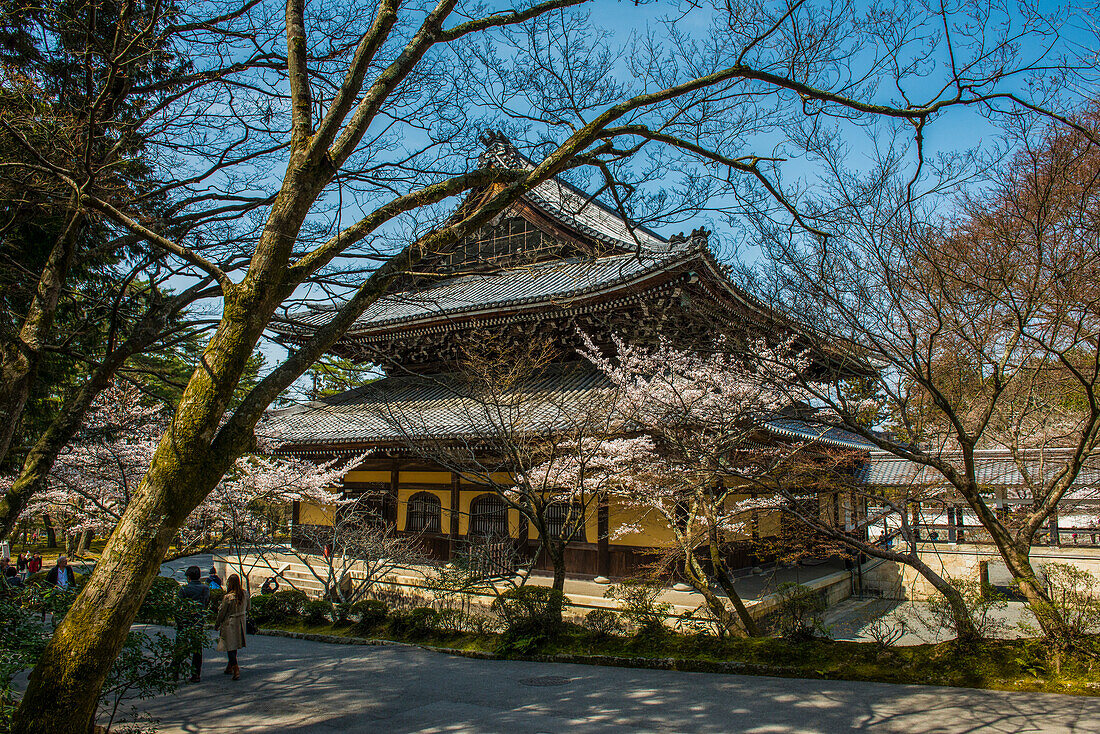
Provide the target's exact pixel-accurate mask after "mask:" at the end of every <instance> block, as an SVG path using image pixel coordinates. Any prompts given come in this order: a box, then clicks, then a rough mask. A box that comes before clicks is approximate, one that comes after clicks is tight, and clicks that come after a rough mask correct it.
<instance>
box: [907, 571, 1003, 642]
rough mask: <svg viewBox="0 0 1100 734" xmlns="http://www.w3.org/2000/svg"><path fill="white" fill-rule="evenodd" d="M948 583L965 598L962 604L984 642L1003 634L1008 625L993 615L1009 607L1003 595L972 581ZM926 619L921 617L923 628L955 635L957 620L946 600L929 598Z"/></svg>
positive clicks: (950, 581) (938, 595)
mask: <svg viewBox="0 0 1100 734" xmlns="http://www.w3.org/2000/svg"><path fill="white" fill-rule="evenodd" d="M948 583H950V584H951V585H952V586H954V587H955V589H957V590H958V592H959V593H960V594H961V595H962V598H963V603H964V604H965V605H966V609H967V611H968V612H970V620H971V622H973V623H974V627H975V628H976V629H977V630H978V634H979V635H981V636H982V637H983V638H985V637H994V636H997V635H1000V634H1003V633H1004V631H1005V630H1006V629H1007V627H1008V625H1007V624H1006V623H1005V622H1004V620H1003V619H1001V618H1000V617H998V616H996V615H995V614H994V612H998V611H1000V610H1003V609H1004V608H1005V607H1007V606H1008V599H1007V598H1006V597H1005V596H1004V595H1003V594H1001V593H1000V592H998V591H996V590H994V589H991V588H983V587H982V585H981V584H980V583H979V582H977V581H974V580H971V579H949V580H948ZM925 610H926V613H927V617H928V618H927V619H925V618H924V617H920V618H919V621H920V623H921V625H923V626H924V627H925V628H927V629H928V631H929V632H938V631H939V630H941V629H949V630H952V631H954V632H955V634H956V636H957V635H958V633H959V631H958V630H957V629H955V618H954V616H953V615H952V614H951V605H950V604H948V603H947V597H945V596H944V595H943V594H933V595H931V596H930V597H928V603H927V604H926V605H925Z"/></svg>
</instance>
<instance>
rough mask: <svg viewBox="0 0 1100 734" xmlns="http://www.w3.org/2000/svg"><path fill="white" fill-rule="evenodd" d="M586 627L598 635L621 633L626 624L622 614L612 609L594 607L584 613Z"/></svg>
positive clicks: (606, 635)
mask: <svg viewBox="0 0 1100 734" xmlns="http://www.w3.org/2000/svg"><path fill="white" fill-rule="evenodd" d="M584 628H585V629H586V630H588V631H589V632H591V633H592V634H593V635H596V636H597V637H610V636H611V635H621V634H622V633H623V632H624V631H625V629H626V624H625V623H624V622H623V619H622V616H621V615H619V614H617V613H616V612H613V611H612V610H610V609H593V610H592V611H591V612H589V613H588V614H586V615H584Z"/></svg>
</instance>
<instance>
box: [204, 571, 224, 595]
mask: <svg viewBox="0 0 1100 734" xmlns="http://www.w3.org/2000/svg"><path fill="white" fill-rule="evenodd" d="M206 584H207V586H209V587H210V588H211V589H214V590H217V589H220V588H221V587H222V577H221V576H219V575H218V569H216V568H214V567H213V566H211V567H210V575H209V576H207V577H206Z"/></svg>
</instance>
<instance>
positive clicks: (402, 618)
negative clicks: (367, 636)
mask: <svg viewBox="0 0 1100 734" xmlns="http://www.w3.org/2000/svg"><path fill="white" fill-rule="evenodd" d="M438 628H439V612H437V611H435V610H434V609H432V608H431V607H417V608H416V609H412V610H410V611H408V612H401V613H399V614H395V615H393V616H392V617H390V631H392V632H393V633H394V634H395V635H401V636H407V637H423V636H424V635H428V634H431V633H432V632H435V631H436V630H437V629H438Z"/></svg>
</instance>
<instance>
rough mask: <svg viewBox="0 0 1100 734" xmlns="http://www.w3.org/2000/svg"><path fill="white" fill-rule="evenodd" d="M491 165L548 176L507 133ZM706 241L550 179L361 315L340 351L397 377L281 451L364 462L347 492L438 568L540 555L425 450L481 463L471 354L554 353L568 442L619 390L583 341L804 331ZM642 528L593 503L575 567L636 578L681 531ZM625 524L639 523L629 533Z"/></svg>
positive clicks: (779, 427) (793, 434)
mask: <svg viewBox="0 0 1100 734" xmlns="http://www.w3.org/2000/svg"><path fill="white" fill-rule="evenodd" d="M484 155H485V156H486V158H487V160H488V161H489V162H491V163H494V164H498V165H502V166H507V167H520V166H528V167H530V166H531V165H532V164H531V162H530V161H528V160H527V159H525V158H523V157H522V156H520V155H519V154H518V153H517V152H516V151H515V149H514V148H513V147H512V146H511V145H510V144H509V143H508V142H507V141H506V140H504V139H502V138H500V137H491V138H490V139H489V140H488V141H487V150H486V153H485V154H484ZM482 193H484V192H476V191H475V192H472V193H471V194H470V197H472V198H473V199H476V198H477V197H478V196H479V195H481V194H482ZM707 240H708V233H707V232H706V231H704V230H702V229H697V230H695V231H693V232H692V233H691V234H690V235H686V236H685V235H682V234H681V235H673V236H671V237H668V238H665V237H662V236H660V235H658V234H657V233H655V232H652V231H650V230H649V229H646V228H644V227H639V226H631V225H630V224H628V223H627V222H626V221H625V220H624V218H623V217H621V216H620V215H619V214H618V213H617V212H616V211H615V210H613V209H612V208H610V207H608V206H606V205H605V204H603V203H601V202H599V201H598V200H597V199H595V198H593V197H592V196H590V195H589V194H586V193H585V192H583V191H580V190H578V189H576V188H574V187H573V186H570V185H568V184H567V183H565V182H562V181H559V180H550V181H546V182H544V183H543V184H541V185H539V186H537V187H536V188H535V189H534V190H532V191H530V192H529V193H527V194H525V195H524V196H523V197H522V198H521V199H520V200H519V201H517V202H516V203H515V204H514V205H512V206H511V207H510V209H508V210H507V211H506V212H504V213H502V215H500V216H499V217H498V218H497V219H496V220H495V221H494V222H492V223H491V224H489V225H487V226H485V227H484V228H483V229H481V230H480V231H478V232H477V233H476V234H474V235H473V236H471V237H469V238H467V239H466V240H465V241H463V242H461V243H460V244H459V245H458V246H456V247H455V248H453V249H452V250H450V251H448V252H446V253H439V254H437V255H435V256H433V257H430V258H428V261H427V262H422V263H421V264H420V266H419V267H418V271H419V272H422V273H430V274H432V277H431V278H430V279H429V278H428V277H426V276H415V275H414V276H409V277H407V278H406V279H405V280H404V281H402V282H401V283H400V285H399V287H397V288H395V289H394V292H391V293H389V294H388V295H386V296H385V297H383V298H381V299H379V300H378V301H377V302H375V303H374V304H373V305H372V306H370V307H369V308H368V309H367V310H366V312H365V313H363V315H362V316H361V317H360V318H359V319H358V320H356V322H355V323H354V325H353V326H352V327H351V328H350V329H349V330H348V331H347V333H346V334H345V335H344V336H343V337H342V338H341V339H340V340H339V341H338V342H337V343H336V344H335V345H334V347H333V348H332V350H331V351H332V353H333V354H335V355H338V356H340V357H343V358H347V359H350V360H353V361H355V362H357V363H363V364H371V365H376V366H377V368H378V369H379V371H380V373H382V374H383V375H384V376H383V377H381V378H380V379H378V380H376V381H373V382H370V383H368V384H366V385H364V386H362V387H359V388H357V389H354V390H351V391H350V392H346V393H343V394H340V395H335V396H332V397H328V398H324V399H319V400H316V401H314V402H311V403H309V404H306V405H301V406H296V407H294V408H290V409H285V410H283V411H282V412H281V413H280V415H279V421H280V423H281V428H282V431H283V438H284V441H285V444H284V445H283V447H282V449H281V451H282V452H283V453H286V454H293V455H300V456H308V457H315V458H317V459H318V460H324V459H328V458H331V457H340V456H345V457H346V456H359V455H365V456H366V458H365V460H363V461H362V463H360V464H359V465H358V466H356V467H355V468H354V469H353V470H351V471H349V472H348V473H347V474H346V476H345V477H344V480H343V486H342V491H343V492H345V493H348V494H352V495H354V494H356V493H371V494H372V495H373V496H378V497H381V498H383V499H382V500H381V501H380V503H379V505H378V512H379V515H380V516H381V517H382V518H383V519H384V521H385V522H387V523H392V524H393V525H394V526H395V527H396V529H397V530H398V531H400V532H408V533H415V534H416V535H417V536H418V537H419V538H420V539H421V542H422V544H423V546H424V548H425V549H426V551H427V552H428V553H429V554H430V555H431V556H433V557H435V558H437V559H447V558H449V557H451V556H452V555H453V554H455V553H457V552H458V551H459V549H461V548H462V546H463V544H464V543H466V542H468V541H470V539H473V538H479V537H484V536H486V535H489V534H495V535H498V536H506V537H508V538H509V539H510V541H511V542H512V543H514V544H515V546H516V547H517V548H518V549H519V552H520V553H521V554H522V553H534V552H535V550H536V549H537V547H538V546H537V536H536V534H535V532H534V529H533V527H532V526H530V525H529V523H528V522H527V521H521V518H520V515H519V513H518V511H517V510H515V509H514V508H511V509H510V508H508V507H507V505H506V504H505V503H504V502H503V501H502V499H501V498H500V495H499V493H496V492H492V491H487V488H486V487H485V486H484V484H482V483H479V482H478V481H477V479H476V477H474V476H468V475H466V474H464V473H463V472H461V471H458V470H456V467H454V466H450V467H448V466H444V465H442V464H441V462H439V461H434V460H432V458H431V452H429V451H420V450H418V448H417V447H418V443H423V444H424V445H429V444H430V445H431V446H433V447H438V446H441V445H445V444H447V443H448V442H450V443H453V444H454V445H458V446H461V447H465V448H466V449H467V450H469V451H470V452H476V451H477V446H478V439H479V438H480V437H483V436H484V433H485V431H486V430H487V429H486V426H483V425H477V420H476V419H473V418H471V415H472V414H471V412H470V411H469V410H468V405H467V404H465V403H464V400H463V398H462V396H461V395H460V391H458V390H456V389H455V387H454V382H455V377H454V376H455V374H456V372H459V371H461V370H460V369H459V364H460V362H461V361H462V360H463V359H464V355H465V354H466V353H467V352H468V349H467V348H468V347H469V346H470V345H472V344H481V343H485V342H487V341H490V340H491V341H493V343H495V344H505V345H507V344H513V345H515V346H516V348H517V353H519V352H521V351H522V348H523V347H524V346H525V345H530V344H532V343H545V344H549V345H551V347H552V349H551V356H550V357H549V358H548V364H546V365H545V367H544V368H541V369H540V370H539V373H538V379H537V380H536V381H535V382H533V383H532V384H527V385H524V386H523V388H522V389H523V390H526V391H529V392H530V393H531V394H530V395H528V396H526V398H525V400H524V402H523V404H524V405H525V406H526V407H525V411H526V412H525V416H524V418H523V419H524V420H530V421H531V422H532V424H534V423H536V422H537V424H538V426H539V429H540V430H544V431H545V430H550V431H553V430H555V426H560V428H561V429H562V430H565V427H566V426H567V425H568V423H569V419H570V417H571V413H572V412H573V411H575V410H579V409H581V407H583V406H585V405H586V404H588V403H590V402H591V401H593V400H596V399H598V396H599V394H600V391H601V390H605V389H606V387H607V383H606V381H605V380H606V378H604V377H603V375H602V374H601V373H600V372H599V371H597V370H596V369H595V368H593V367H592V366H591V365H590V364H589V363H588V362H587V361H586V360H584V359H582V358H581V357H580V356H579V355H578V353H577V347H578V346H580V339H581V337H580V335H581V334H582V333H583V334H586V335H588V336H589V337H591V338H592V339H593V340H594V341H596V342H597V343H599V344H608V343H611V341H612V336H615V337H616V338H619V339H621V340H624V341H627V342H631V343H642V344H653V343H656V341H657V340H658V339H659V338H662V337H663V338H665V339H668V340H670V341H672V342H675V343H680V344H689V345H690V344H692V343H704V342H708V341H712V340H713V338H714V337H715V336H716V330H717V331H720V332H721V333H722V334H723V335H724V336H726V337H728V338H730V339H732V340H735V341H736V340H742V342H746V341H747V340H749V339H753V338H756V337H759V336H772V337H774V336H775V335H776V334H780V333H784V332H789V330H790V329H791V328H792V323H791V321H790V320H789V319H787V318H785V317H784V316H783V315H782V314H779V313H776V312H775V311H773V310H772V309H771V308H769V307H767V306H766V305H764V304H762V303H760V302H758V301H757V300H755V299H754V298H752V297H750V296H749V295H748V294H746V293H744V292H742V291H741V290H740V289H739V288H738V287H737V286H736V285H735V284H734V283H733V282H731V280H730V278H729V277H728V276H727V271H726V270H725V269H724V268H723V267H722V266H721V265H720V264H719V263H718V262H717V261H716V259H715V257H714V255H713V253H712V252H711V250H710V248H709V247H708V241H707ZM330 314H331V311H326V310H325V309H314V310H311V311H308V312H305V313H299V314H296V315H294V316H293V317H292V318H289V319H288V320H287V321H286V322H285V323H283V324H281V325H280V326H279V330H280V334H281V338H282V339H283V340H285V341H286V342H287V343H288V344H293V343H294V342H296V341H298V340H301V339H302V338H304V337H305V336H308V334H310V333H311V332H312V330H313V329H315V328H316V327H318V326H319V325H321V324H323V323H325V321H326V319H327V318H329V316H330ZM761 432H762V434H767V435H768V436H769V437H770V438H771V439H772V440H777V441H789V440H806V439H813V440H817V441H820V442H822V443H823V444H825V445H828V446H835V447H838V448H845V449H861V450H862V449H866V444H865V443H863V442H861V441H859V440H858V439H857V438H856V437H854V436H852V435H850V434H845V433H842V432H839V431H836V430H829V431H825V432H824V433H822V431H821V429H815V428H810V427H809V426H808V425H807V424H805V423H802V422H800V421H797V420H793V419H786V418H780V417H774V418H771V419H768V420H765V421H762V423H761ZM762 438H763V437H762ZM324 518H325V513H324V512H321V511H320V509H319V508H316V507H312V506H299V507H296V508H295V510H294V517H293V523H294V525H295V526H296V527H297V528H304V527H308V526H310V525H311V524H316V523H323V522H325V520H324ZM635 520H636V518H635V517H633V516H632V515H631V512H630V510H629V509H628V508H626V507H625V506H622V505H620V504H619V503H617V501H616V499H615V497H614V496H609V497H601V498H600V500H599V501H598V502H596V503H593V506H592V507H591V510H590V511H587V512H586V514H585V516H584V518H583V522H582V523H581V525H582V528H581V529H580V532H579V533H578V535H577V538H576V540H574V541H573V542H572V543H571V544H570V547H569V550H568V552H567V558H566V560H567V566H568V570H569V572H570V573H571V574H577V575H588V576H596V575H599V576H606V577H619V576H625V575H628V574H629V573H630V572H631V571H632V569H634V568H635V567H636V566H637V565H638V564H639V563H641V562H642V561H643V560H644V559H645V558H646V557H647V554H648V553H649V552H650V551H651V550H652V549H653V548H655V547H659V546H661V544H662V543H664V542H666V541H667V539H668V536H669V529H668V528H667V527H666V528H662V527H660V526H659V525H655V524H653V523H648V524H645V523H643V524H642V525H641V527H634V525H636V524H637V523H636V522H635ZM779 525H780V520H779V518H778V517H761V518H758V519H757V522H755V523H754V532H755V533H757V534H761V535H767V534H769V533H776V532H778V530H779ZM627 526H630V527H631V528H632V529H631V530H630V531H629V532H623V531H622V529H623V528H624V527H627ZM731 552H733V553H734V556H735V557H733V558H731V561H732V562H733V563H734V564H735V565H742V566H743V565H746V564H748V565H752V564H753V563H754V562H755V559H754V558H752V557H751V551H750V550H743V551H731ZM738 553H740V555H737V554H738Z"/></svg>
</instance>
